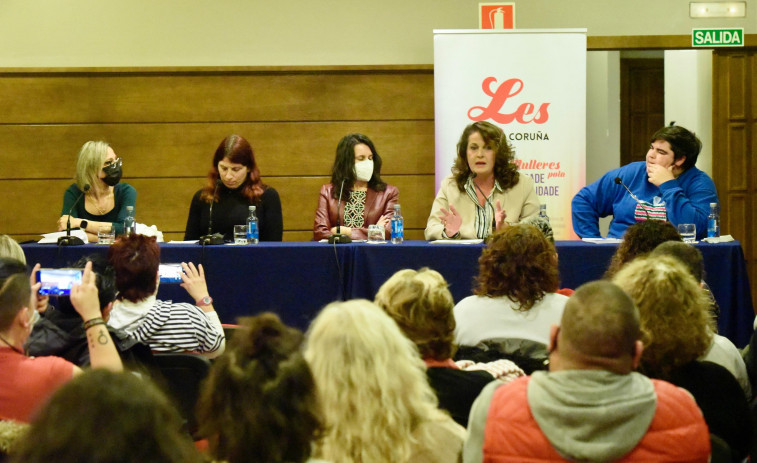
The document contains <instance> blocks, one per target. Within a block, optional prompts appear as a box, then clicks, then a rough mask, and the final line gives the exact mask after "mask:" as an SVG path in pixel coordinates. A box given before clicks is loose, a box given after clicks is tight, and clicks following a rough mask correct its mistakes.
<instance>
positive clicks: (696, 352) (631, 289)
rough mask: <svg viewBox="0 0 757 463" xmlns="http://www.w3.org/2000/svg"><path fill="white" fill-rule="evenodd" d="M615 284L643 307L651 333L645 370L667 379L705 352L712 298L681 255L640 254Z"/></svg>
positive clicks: (643, 321)
mask: <svg viewBox="0 0 757 463" xmlns="http://www.w3.org/2000/svg"><path fill="white" fill-rule="evenodd" d="M613 282H614V283H616V284H617V285H618V286H620V287H621V288H622V289H623V290H624V291H625V292H626V293H628V295H629V296H631V299H633V301H634V302H635V303H636V305H637V306H638V307H639V314H640V318H641V327H642V330H644V332H645V333H646V334H647V337H646V338H645V340H644V341H645V342H644V344H645V346H646V347H645V349H644V354H643V355H642V358H641V369H642V371H643V372H644V373H646V374H648V375H650V376H654V377H661V378H665V377H667V376H668V374H669V373H670V372H672V371H673V370H675V369H676V368H678V367H680V366H683V365H685V364H687V363H689V362H691V361H693V360H696V359H697V358H699V357H700V356H702V354H704V353H705V351H706V350H707V348H708V347H709V345H710V342H711V341H712V333H713V332H714V326H713V322H712V319H711V317H710V313H709V307H710V301H709V299H708V298H707V295H706V294H705V292H704V291H702V289H701V287H700V286H699V282H698V281H696V280H695V279H694V277H693V276H691V274H690V273H689V270H688V269H687V268H686V267H685V266H684V265H683V264H681V263H680V262H679V261H678V260H677V259H675V258H673V257H668V256H659V257H654V258H652V257H642V258H638V259H636V260H634V261H633V262H631V263H629V264H628V265H626V266H625V267H623V268H622V269H621V270H620V272H618V273H617V275H615V277H614V278H613Z"/></svg>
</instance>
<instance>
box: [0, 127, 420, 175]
mask: <svg viewBox="0 0 757 463" xmlns="http://www.w3.org/2000/svg"><path fill="white" fill-rule="evenodd" d="M353 132H362V133H365V134H366V135H368V136H369V137H370V138H371V140H373V142H374V144H375V145H376V149H377V150H378V152H379V154H380V155H381V157H382V160H383V167H382V173H384V174H424V173H428V172H433V170H434V122H433V121H413V120H400V121H370V122H352V121H349V122H284V123H271V122H268V123H265V122H247V123H217V124H215V123H214V124H210V123H204V124H203V123H171V124H82V125H61V124H54V125H0V156H2V159H3V162H2V163H0V179H14V178H73V176H74V170H75V165H76V156H77V153H78V152H79V149H80V148H81V145H83V144H84V142H86V141H87V140H106V141H108V142H109V143H110V144H111V145H112V146H113V148H114V150H115V151H116V153H117V154H118V155H119V156H121V157H122V158H123V160H124V174H125V175H128V176H129V177H131V178H135V177H139V178H151V177H198V176H204V175H206V174H207V172H208V170H209V169H210V164H211V161H212V157H213V153H215V150H216V148H217V147H218V144H219V143H220V142H221V140H223V138H224V137H225V136H227V135H228V134H231V133H237V134H239V135H242V136H243V137H245V138H247V139H248V140H249V141H250V143H251V144H252V147H253V149H254V150H255V156H256V160H257V161H258V164H259V167H260V169H261V173H262V175H263V177H264V179H266V178H268V177H270V176H279V175H313V174H317V175H330V174H331V164H332V163H333V161H334V154H335V152H336V145H337V143H338V142H339V140H340V139H341V138H342V137H343V136H344V135H346V134H348V133H353ZM32 160H33V162H34V166H33V168H19V167H20V166H21V167H23V166H24V165H26V164H28V163H30V162H32Z"/></svg>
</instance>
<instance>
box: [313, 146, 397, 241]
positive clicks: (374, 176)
mask: <svg viewBox="0 0 757 463" xmlns="http://www.w3.org/2000/svg"><path fill="white" fill-rule="evenodd" d="M342 184H344V191H343V192H342V199H341V204H340V201H339V191H340V189H341V188H342ZM398 198H399V190H397V188H396V187H394V186H392V185H387V184H386V183H385V182H384V181H382V180H381V157H380V156H379V154H378V153H377V152H376V148H375V147H374V146H373V142H372V141H371V140H370V139H369V138H368V137H366V136H365V135H363V134H359V133H353V134H350V135H347V136H346V137H344V138H342V140H341V141H340V142H339V145H337V147H336V159H334V166H333V167H332V169H331V183H329V184H327V185H323V186H322V187H321V195H320V198H318V209H316V211H315V221H314V223H313V239H315V240H316V241H319V240H322V239H324V238H328V237H329V236H331V235H333V234H336V233H337V231H336V224H337V215H338V216H339V223H340V230H339V233H341V234H343V235H347V236H349V237H351V238H352V239H353V240H364V239H366V237H367V235H368V225H374V224H377V225H381V226H383V227H384V234H385V236H387V237H388V236H390V233H391V229H390V219H391V218H392V213H393V209H394V205H395V204H397V200H398Z"/></svg>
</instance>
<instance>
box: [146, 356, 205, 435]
mask: <svg viewBox="0 0 757 463" xmlns="http://www.w3.org/2000/svg"><path fill="white" fill-rule="evenodd" d="M154 359H155V365H156V366H157V368H158V370H159V372H160V374H161V376H162V380H163V384H162V385H163V386H164V389H165V392H166V393H167V394H168V395H169V397H171V399H172V400H173V401H174V403H175V404H176V407H177V409H178V410H179V412H180V413H181V416H182V417H183V418H184V420H185V422H186V426H187V431H188V432H189V433H190V434H192V435H194V434H195V433H196V432H197V419H196V417H195V406H196V404H197V399H198V398H199V396H200V386H201V385H202V382H203V380H204V379H205V377H207V376H208V372H209V371H210V360H208V359H207V358H206V357H203V356H201V355H197V354H178V353H177V354H164V353H161V354H155V356H154ZM158 383H161V381H160V380H159V381H158Z"/></svg>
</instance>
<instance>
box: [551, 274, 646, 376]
mask: <svg viewBox="0 0 757 463" xmlns="http://www.w3.org/2000/svg"><path fill="white" fill-rule="evenodd" d="M640 338H641V329H640V325H639V311H638V309H637V308H636V306H635V305H634V303H633V301H632V300H631V298H630V297H628V295H627V294H626V293H625V292H623V290H622V289H620V288H619V287H618V286H616V285H615V284H613V283H610V282H609V281H593V282H590V283H586V284H583V285H581V286H580V287H579V288H578V289H577V290H576V292H575V293H574V294H573V295H572V296H571V297H570V298H569V299H568V302H567V303H566V304H565V311H564V312H563V315H562V320H561V323H560V331H559V337H558V342H557V346H558V349H559V351H560V355H561V356H563V357H568V359H569V360H570V362H571V364H574V365H580V366H581V367H583V368H595V369H606V370H610V371H614V372H616V373H621V374H622V373H628V372H630V371H631V370H632V369H633V361H634V356H635V354H636V341H638V340H640Z"/></svg>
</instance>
